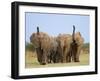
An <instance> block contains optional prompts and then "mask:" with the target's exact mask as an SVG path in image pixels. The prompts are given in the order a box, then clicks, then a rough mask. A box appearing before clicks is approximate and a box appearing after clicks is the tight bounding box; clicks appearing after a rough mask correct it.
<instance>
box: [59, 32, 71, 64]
mask: <svg viewBox="0 0 100 81" xmlns="http://www.w3.org/2000/svg"><path fill="white" fill-rule="evenodd" d="M57 42H58V50H57V52H58V53H59V55H60V61H61V62H62V63H66V62H67V58H68V57H69V54H70V48H71V43H72V36H71V35H70V34H59V35H58V37H57Z"/></svg>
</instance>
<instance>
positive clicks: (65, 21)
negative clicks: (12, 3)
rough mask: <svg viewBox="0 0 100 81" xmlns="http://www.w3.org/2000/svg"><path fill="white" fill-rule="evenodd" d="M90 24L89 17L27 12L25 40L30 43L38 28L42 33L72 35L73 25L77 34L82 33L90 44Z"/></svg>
mask: <svg viewBox="0 0 100 81" xmlns="http://www.w3.org/2000/svg"><path fill="white" fill-rule="evenodd" d="M89 22H90V17H89V15H78V14H76V15H75V14H54V13H52V14H51V13H34V12H32V13H30V12H26V13H25V37H26V39H25V40H26V42H30V36H31V35H32V33H33V32H36V31H37V30H36V29H37V26H38V27H39V30H40V31H42V32H46V33H48V34H49V35H51V36H57V35H59V34H60V33H61V34H64V33H66V34H72V32H73V25H75V27H76V32H80V33H81V35H82V37H83V38H84V40H85V41H84V42H85V43H88V42H89V41H90V35H89V28H90V27H89Z"/></svg>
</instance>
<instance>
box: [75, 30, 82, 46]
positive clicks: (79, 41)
mask: <svg viewBox="0 0 100 81" xmlns="http://www.w3.org/2000/svg"><path fill="white" fill-rule="evenodd" d="M75 40H76V42H77V44H78V45H82V44H83V43H84V38H83V37H82V35H81V33H80V32H77V33H76V34H75Z"/></svg>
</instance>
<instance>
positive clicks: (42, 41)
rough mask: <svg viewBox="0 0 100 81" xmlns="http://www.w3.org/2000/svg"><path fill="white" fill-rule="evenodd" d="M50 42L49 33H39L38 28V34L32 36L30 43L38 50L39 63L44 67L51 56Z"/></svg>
mask: <svg viewBox="0 0 100 81" xmlns="http://www.w3.org/2000/svg"><path fill="white" fill-rule="evenodd" d="M50 40H51V39H50V36H49V35H48V34H47V33H44V32H39V28H38V27H37V33H33V34H32V35H31V36H30V42H31V43H32V44H33V45H34V47H35V48H36V52H37V59H38V62H39V63H40V64H42V65H45V64H46V63H47V62H48V56H50V48H51V42H50Z"/></svg>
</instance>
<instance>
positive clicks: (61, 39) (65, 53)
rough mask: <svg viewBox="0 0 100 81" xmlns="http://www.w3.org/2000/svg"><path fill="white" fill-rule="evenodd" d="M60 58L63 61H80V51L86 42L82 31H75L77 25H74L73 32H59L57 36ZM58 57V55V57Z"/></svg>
mask: <svg viewBox="0 0 100 81" xmlns="http://www.w3.org/2000/svg"><path fill="white" fill-rule="evenodd" d="M57 42H58V50H57V52H58V54H57V55H59V57H60V58H59V59H58V62H59V60H60V61H61V62H62V63H67V62H71V61H74V62H79V61H80V60H79V56H80V52H81V49H82V46H83V43H84V39H83V37H82V35H81V33H80V32H76V33H75V26H73V33H72V35H70V34H59V35H58V37H57ZM57 58H58V57H57Z"/></svg>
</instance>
